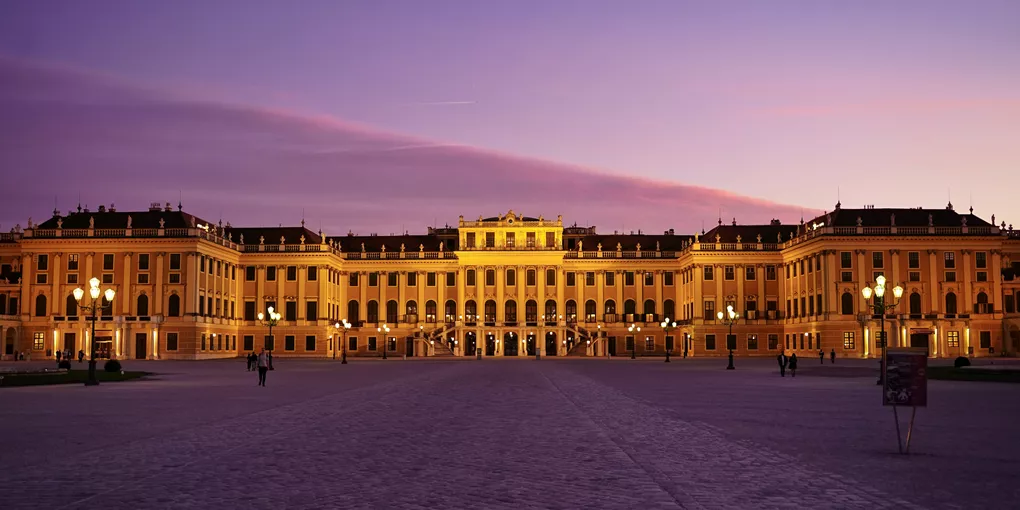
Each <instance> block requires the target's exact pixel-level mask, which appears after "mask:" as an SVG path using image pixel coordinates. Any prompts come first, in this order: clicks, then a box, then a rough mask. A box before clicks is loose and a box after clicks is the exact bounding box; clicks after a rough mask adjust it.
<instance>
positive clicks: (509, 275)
mask: <svg viewBox="0 0 1020 510" xmlns="http://www.w3.org/2000/svg"><path fill="white" fill-rule="evenodd" d="M506 286H507V287H516V286H517V270H516V269H507V270H506Z"/></svg>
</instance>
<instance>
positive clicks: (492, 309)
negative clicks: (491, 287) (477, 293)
mask: <svg viewBox="0 0 1020 510" xmlns="http://www.w3.org/2000/svg"><path fill="white" fill-rule="evenodd" d="M485 322H496V302H495V301H493V300H491V299H490V300H488V301H486V302H485Z"/></svg>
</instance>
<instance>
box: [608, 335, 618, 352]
mask: <svg viewBox="0 0 1020 510" xmlns="http://www.w3.org/2000/svg"><path fill="white" fill-rule="evenodd" d="M606 347H608V348H609V355H610V356H616V337H615V336H611V337H609V338H608V339H607V340H606Z"/></svg>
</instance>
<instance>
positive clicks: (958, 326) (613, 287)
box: [0, 203, 1020, 359]
mask: <svg viewBox="0 0 1020 510" xmlns="http://www.w3.org/2000/svg"><path fill="white" fill-rule="evenodd" d="M994 223H995V219H994V216H993V217H992V220H991V222H988V221H985V220H983V219H981V218H979V217H977V216H975V215H974V214H973V213H972V212H971V213H959V212H957V211H955V210H954V209H953V207H952V205H951V204H950V205H949V206H947V207H946V208H936V209H921V208H918V209H876V208H873V207H868V208H863V209H844V208H842V207H840V206H839V204H837V207H836V209H835V210H833V211H832V212H830V213H827V214H824V215H822V216H819V217H817V218H814V219H812V220H811V221H809V222H806V223H804V222H802V223H801V224H799V225H796V224H795V225H784V224H781V223H780V222H778V221H775V220H773V221H772V222H771V223H769V224H763V225H740V224H737V223H736V221H734V222H733V223H732V224H723V223H722V221H720V222H719V224H718V225H717V226H716V227H715V228H713V229H711V230H709V231H708V232H702V233H698V234H694V235H681V234H674V232H673V231H672V230H670V231H667V232H664V233H662V234H657V235H649V234H642V233H638V234H619V233H614V234H601V233H598V232H596V230H595V228H594V227H576V226H574V227H569V226H568V227H565V226H564V225H563V220H562V218H556V219H547V218H543V217H541V216H539V217H537V218H536V217H527V216H522V215H519V214H517V213H515V212H514V211H509V212H507V213H506V214H501V215H498V216H495V217H491V218H481V217H479V219H478V220H477V221H469V220H465V219H464V218H463V217H461V218H460V221H459V222H458V224H457V226H456V227H446V228H429V229H428V231H427V233H426V234H424V235H396V236H392V235H391V236H378V235H370V236H356V235H353V234H349V235H342V236H324V235H323V234H322V232H313V231H311V230H309V229H307V228H305V227H304V225H303V222H302V225H301V226H295V227H280V228H238V227H234V226H231V225H230V224H227V225H222V224H214V223H212V222H209V221H207V220H204V219H202V218H198V217H195V216H193V215H191V214H188V213H186V212H184V211H183V210H182V208H181V207H180V206H179V205H178V207H177V208H176V209H174V208H172V207H171V206H170V204H166V205H165V206H161V205H160V204H158V203H157V204H152V205H151V206H150V207H149V209H148V210H143V211H131V212H123V211H116V210H115V209H114V207H113V206H110V207H108V208H107V207H100V208H99V209H98V210H96V211H89V210H87V209H85V210H82V209H81V208H80V207H79V208H78V210H77V211H72V212H69V213H68V214H66V215H60V214H59V212H57V211H54V214H53V216H52V217H51V218H49V219H47V220H46V221H45V222H43V223H42V224H38V225H33V224H32V222H31V221H29V223H28V226H27V228H25V229H21V228H20V227H18V228H16V229H14V231H12V232H10V233H4V234H0V264H2V268H0V339H2V340H0V341H2V342H3V355H4V357H5V358H6V359H10V358H11V357H12V356H14V355H15V354H16V353H18V354H19V355H21V354H27V355H28V357H30V358H32V359H38V358H48V357H53V356H54V354H55V352H56V351H64V350H70V351H71V352H73V353H77V351H78V350H84V351H85V352H88V351H89V349H90V348H91V343H92V342H95V344H96V349H97V352H98V353H99V356H101V357H109V358H122V359H206V358H224V357H235V356H239V355H244V354H245V353H247V352H250V351H252V350H259V349H261V348H263V347H265V348H269V349H272V350H273V352H274V354H275V355H277V356H304V357H333V356H337V355H340V354H342V351H346V352H345V354H346V355H349V356H382V355H384V354H388V355H389V356H404V355H406V356H475V355H476V354H477V351H481V353H482V355H484V356H528V355H535V354H536V353H537V354H541V355H546V356H631V355H636V356H648V355H664V354H665V353H666V351H667V350H668V351H670V352H672V353H673V354H676V355H681V354H686V355H687V356H722V355H726V354H728V352H729V350H730V349H732V350H733V351H734V354H736V355H738V356H775V355H776V354H778V353H779V352H781V351H786V352H787V353H791V352H795V353H798V354H802V355H817V354H818V351H819V350H823V351H825V353H826V354H829V352H830V351H832V350H835V352H836V354H837V355H838V356H839V357H856V358H863V357H873V356H876V355H877V354H878V353H879V352H880V339H881V335H879V334H878V331H879V330H880V327H881V322H880V320H879V319H880V316H879V315H875V313H874V312H875V309H874V307H873V306H872V305H873V301H869V300H866V299H865V298H864V297H863V295H862V292H861V291H862V289H863V288H864V287H866V286H872V287H873V286H874V285H875V282H876V280H877V279H878V277H879V276H884V277H885V278H886V279H887V286H888V287H890V288H891V287H892V286H893V285H899V286H902V287H903V289H904V292H903V296H902V298H901V300H900V301H899V302H898V303H897V304H896V306H895V308H892V309H890V310H887V311H886V319H885V320H884V324H885V328H886V331H887V338H888V341H889V345H890V346H913V347H924V348H927V349H928V352H929V355H930V356H933V357H955V356H958V355H971V356H992V355H999V354H1002V353H1014V354H1015V353H1017V352H1018V351H1020V314H1018V309H1017V304H1018V301H1020V280H1016V279H1015V275H1016V274H1017V272H1018V271H1020V231H1013V229H1012V226H1010V227H1009V228H1007V227H1006V225H1005V224H1002V225H1001V226H997V225H995V224H994ZM92 278H98V279H99V281H100V282H101V284H100V287H101V288H102V289H103V290H105V289H106V288H111V289H113V290H115V291H116V296H115V298H114V299H113V301H112V302H111V303H109V306H106V307H105V308H103V310H102V311H101V312H100V313H99V317H98V320H97V322H96V326H95V337H94V338H91V335H90V330H91V321H90V320H89V317H87V316H86V314H84V313H82V312H81V311H80V310H79V307H78V303H77V301H76V300H75V298H74V296H73V291H74V289H75V288H78V287H82V288H83V289H86V290H88V288H89V284H88V282H89V280H91V279H92ZM86 294H88V293H87V292H86ZM890 294H891V293H890ZM102 299H105V298H100V300H102ZM886 299H887V302H886V304H887V305H891V304H892V298H891V297H890V296H889V294H887V297H886ZM86 300H87V297H86ZM270 307H273V309H274V311H276V312H278V313H279V314H281V317H280V320H279V322H278V323H277V324H275V327H273V329H272V336H270V334H269V328H268V327H267V324H266V323H265V322H264V320H260V319H259V314H260V313H262V314H266V312H267V310H268V309H269V308H270ZM729 307H732V309H733V310H734V311H735V312H736V319H735V320H734V321H733V322H732V325H731V324H730V321H729V320H728V319H723V320H720V319H718V317H717V315H718V313H719V312H720V311H726V310H727V309H728V308H729ZM268 317H269V315H268V314H267V315H265V316H264V318H265V319H268ZM667 320H668V322H665V321H667ZM344 322H346V323H347V324H349V325H350V326H351V327H350V328H347V327H345V326H344ZM731 332H732V333H731Z"/></svg>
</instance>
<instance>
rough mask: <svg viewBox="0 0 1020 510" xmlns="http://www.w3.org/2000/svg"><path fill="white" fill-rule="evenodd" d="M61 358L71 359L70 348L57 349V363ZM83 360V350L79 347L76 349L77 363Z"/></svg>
mask: <svg viewBox="0 0 1020 510" xmlns="http://www.w3.org/2000/svg"><path fill="white" fill-rule="evenodd" d="M61 359H66V360H67V361H72V360H71V349H64V350H62V351H57V363H58V364H59V363H60V360H61ZM84 360H85V351H83V350H81V349H79V350H78V363H81V362H82V361H84Z"/></svg>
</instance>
